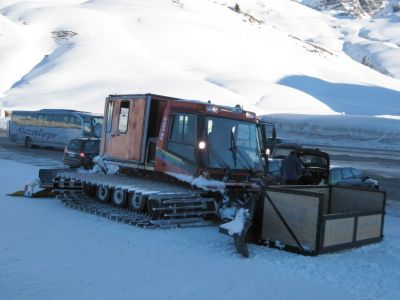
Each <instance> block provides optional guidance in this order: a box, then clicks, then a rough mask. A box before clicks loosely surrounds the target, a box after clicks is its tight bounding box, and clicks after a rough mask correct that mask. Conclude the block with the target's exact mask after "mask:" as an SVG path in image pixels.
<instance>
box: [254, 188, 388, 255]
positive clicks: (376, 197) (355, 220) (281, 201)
mask: <svg viewBox="0 0 400 300" xmlns="http://www.w3.org/2000/svg"><path fill="white" fill-rule="evenodd" d="M385 204H386V192H382V191H375V190H363V189H358V188H349V187H339V186H282V187H267V188H265V190H264V192H263V195H262V200H261V202H260V207H259V208H258V215H259V216H260V217H259V222H260V223H261V224H260V225H261V226H259V227H260V228H261V230H260V231H259V232H257V233H256V235H257V236H258V241H259V242H262V243H266V244H267V245H269V246H271V247H277V248H281V249H285V250H288V251H292V252H297V253H301V254H305V255H318V254H320V253H327V252H333V251H338V250H342V249H347V248H352V247H357V246H361V245H366V244H370V243H374V242H379V241H381V240H382V238H383V223H384V216H385Z"/></svg>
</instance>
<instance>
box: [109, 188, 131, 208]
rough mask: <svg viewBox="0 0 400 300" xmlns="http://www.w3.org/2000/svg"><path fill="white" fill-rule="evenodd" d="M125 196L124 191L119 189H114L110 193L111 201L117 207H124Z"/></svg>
mask: <svg viewBox="0 0 400 300" xmlns="http://www.w3.org/2000/svg"><path fill="white" fill-rule="evenodd" d="M126 198H127V197H126V192H125V191H123V190H121V189H114V190H113V192H112V194H111V202H112V204H114V205H115V206H117V207H124V206H125V204H126Z"/></svg>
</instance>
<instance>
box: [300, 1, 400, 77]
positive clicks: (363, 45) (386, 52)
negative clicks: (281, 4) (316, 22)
mask: <svg viewBox="0 0 400 300" xmlns="http://www.w3.org/2000/svg"><path fill="white" fill-rule="evenodd" d="M298 2H300V3H303V4H305V5H307V6H310V7H312V8H315V9H318V10H321V11H324V12H327V13H328V14H330V15H333V16H338V17H339V19H338V22H339V23H340V25H339V26H340V28H342V29H341V32H342V34H343V36H342V40H343V41H344V43H343V51H344V52H345V53H346V54H348V55H349V56H350V57H351V58H353V59H354V60H356V61H358V62H360V63H362V64H364V65H366V66H368V67H371V68H372V69H374V70H376V71H378V72H381V73H382V74H385V75H388V76H392V77H395V78H398V79H400V40H399V39H400V26H399V22H400V1H399V0H389V1H381V0H374V1H359V0H299V1H298ZM343 16H347V18H343ZM353 17H355V18H359V19H354V18H353ZM360 17H362V18H360Z"/></svg>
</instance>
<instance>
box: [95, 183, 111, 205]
mask: <svg viewBox="0 0 400 300" xmlns="http://www.w3.org/2000/svg"><path fill="white" fill-rule="evenodd" d="M110 194H111V193H110V189H109V188H108V187H105V186H103V185H98V186H97V188H96V199H97V201H99V202H101V203H108V202H109V201H110Z"/></svg>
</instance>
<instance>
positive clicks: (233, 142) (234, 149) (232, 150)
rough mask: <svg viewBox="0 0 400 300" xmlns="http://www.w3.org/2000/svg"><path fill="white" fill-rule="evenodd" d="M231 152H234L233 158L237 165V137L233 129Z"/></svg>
mask: <svg viewBox="0 0 400 300" xmlns="http://www.w3.org/2000/svg"><path fill="white" fill-rule="evenodd" d="M230 150H231V152H232V159H233V163H234V164H235V167H236V150H237V148H236V139H235V135H234V133H233V130H231V149H230Z"/></svg>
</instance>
